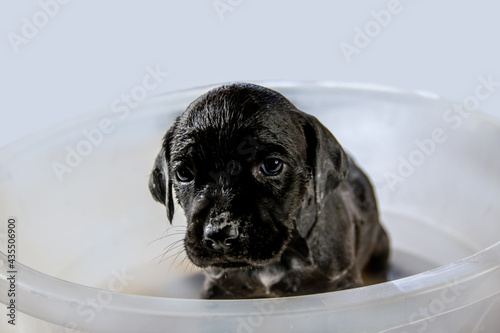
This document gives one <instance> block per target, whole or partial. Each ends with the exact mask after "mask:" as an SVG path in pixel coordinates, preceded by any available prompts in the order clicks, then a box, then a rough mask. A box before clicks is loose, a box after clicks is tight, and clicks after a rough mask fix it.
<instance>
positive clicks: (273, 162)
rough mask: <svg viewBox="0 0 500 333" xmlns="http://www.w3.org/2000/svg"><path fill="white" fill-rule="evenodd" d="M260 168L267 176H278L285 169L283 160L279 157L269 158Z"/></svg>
mask: <svg viewBox="0 0 500 333" xmlns="http://www.w3.org/2000/svg"><path fill="white" fill-rule="evenodd" d="M260 170H261V171H262V172H263V173H264V174H265V175H266V176H276V175H278V174H280V173H281V171H282V170H283V161H282V160H280V159H277V158H268V159H267V160H265V161H264V163H262V165H261V166H260Z"/></svg>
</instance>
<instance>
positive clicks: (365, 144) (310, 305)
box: [0, 82, 500, 333]
mask: <svg viewBox="0 0 500 333" xmlns="http://www.w3.org/2000/svg"><path fill="white" fill-rule="evenodd" d="M261 84H263V85H265V86H268V87H271V88H274V89H276V90H278V91H280V92H281V93H283V94H284V95H285V96H287V97H288V98H289V99H290V100H291V101H292V102H293V103H294V104H295V105H297V106H298V107H299V108H300V109H302V110H303V111H306V112H308V113H311V114H314V115H316V116H317V117H318V118H319V119H320V120H321V121H322V122H323V123H324V124H325V125H326V126H327V127H328V128H329V129H330V130H331V131H332V133H333V134H334V135H335V136H336V137H337V139H338V140H339V141H340V142H341V144H342V145H343V147H344V148H345V149H346V150H347V151H348V152H349V153H350V154H351V155H352V156H353V157H354V158H355V159H356V160H357V161H358V163H359V164H360V165H361V166H362V167H363V168H364V169H365V171H366V172H367V173H368V174H369V176H370V177H371V179H372V180H373V183H374V185H375V187H376V193H377V196H378V200H379V206H380V211H381V218H382V221H383V224H384V225H385V226H386V228H387V230H388V232H389V234H390V237H391V241H392V248H393V256H392V259H391V271H390V278H391V281H390V282H386V283H382V284H378V285H371V286H367V287H363V288H358V289H353V290H346V291H340V292H332V293H326V294H318V295H310V296H303V297H292V298H281V299H267V300H236V301H209V300H200V299H196V297H197V295H198V291H199V288H200V284H201V278H200V272H199V270H198V269H196V268H195V267H194V266H193V265H191V264H190V263H189V262H188V260H186V258H185V256H184V253H183V252H182V243H181V242H179V241H180V240H181V239H182V237H183V236H182V233H183V231H184V227H183V226H184V225H185V220H184V219H183V216H182V211H181V210H180V209H178V210H177V213H176V216H175V220H174V226H173V227H170V226H169V225H168V224H167V219H166V216H165V208H164V207H163V206H161V205H160V204H158V203H156V202H154V201H153V199H152V198H151V196H150V194H149V190H148V186H147V184H148V177H149V173H150V171H151V168H152V166H153V161H154V158H155V157H156V154H157V152H158V150H159V147H160V144H161V140H162V137H163V135H164V133H165V131H166V130H167V129H168V128H169V127H170V125H171V124H172V122H173V120H174V118H175V116H177V115H178V114H180V113H181V112H182V111H183V110H184V109H185V108H186V106H187V105H188V104H189V103H190V102H191V101H192V100H193V99H195V98H196V97H197V96H199V95H200V94H202V93H204V92H205V91H207V90H208V89H209V88H211V87H204V88H198V89H192V90H188V91H183V92H177V93H172V94H167V95H163V96H159V97H156V98H153V99H150V100H147V101H145V102H144V103H142V104H141V105H139V106H138V107H135V108H130V109H128V110H125V109H121V110H120V112H118V113H113V112H112V111H111V110H103V111H101V112H98V113H95V114H93V115H91V116H87V117H85V118H81V119H76V120H75V121H72V122H69V123H66V124H63V125H61V126H59V127H57V128H52V129H51V130H49V131H45V132H43V133H40V134H37V135H34V136H31V137H29V138H27V139H24V140H22V141H20V142H18V143H16V144H13V145H11V146H9V147H6V148H4V149H3V150H1V151H0V219H1V221H0V236H1V237H0V250H1V251H2V253H1V254H0V302H1V303H2V304H5V306H2V308H3V309H4V312H5V313H6V314H8V313H9V311H10V310H9V309H6V306H7V305H8V304H10V302H11V300H14V302H15V303H14V304H15V307H16V308H15V323H16V325H15V326H13V325H10V324H8V320H9V317H8V316H5V315H2V316H0V318H1V319H0V332H76V331H83V332H106V333H109V332H120V333H126V332H134V333H135V332H314V331H317V332H345V333H347V332H398V333H400V332H424V331H425V332H433V333H435V332H467V333H470V332H496V331H497V329H498V327H500V316H499V315H498V314H499V313H500V295H499V293H500V243H498V242H499V240H500V204H499V203H500V124H499V123H498V122H495V121H494V120H491V119H489V118H487V117H485V116H484V115H482V114H480V113H478V112H476V111H473V112H471V115H470V116H469V117H467V118H465V117H463V116H461V115H459V114H456V113H454V111H453V108H452V103H450V102H448V101H445V100H443V99H440V98H437V97H433V96H430V95H428V94H427V95H424V94H418V93H408V92H402V91H398V90H394V89H387V88H380V87H367V86H362V85H344V84H335V83H289V82H264V83H261ZM127 111H128V112H127ZM40 112H42V111H40ZM457 117H458V118H457ZM9 218H12V220H11V221H14V227H13V226H12V225H11V228H10V229H14V230H15V235H16V238H15V247H16V251H17V252H16V259H17V262H15V263H14V267H13V269H14V271H15V273H14V274H12V273H7V272H8V271H12V267H9V266H10V263H9V261H8V258H7V257H6V254H7V251H8V250H7V249H8V247H7V246H8V244H9V241H8V240H9V233H8V232H9V231H8V230H9V227H8V221H9ZM10 242H11V243H12V241H10ZM12 275H14V278H15V284H14V291H15V296H12V295H10V296H9V293H8V290H11V289H12V288H11V282H12V281H13V280H12V279H10V280H9V278H11V277H12Z"/></svg>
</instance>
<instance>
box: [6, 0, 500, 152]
mask: <svg viewBox="0 0 500 333" xmlns="http://www.w3.org/2000/svg"><path fill="white" fill-rule="evenodd" d="M59 1H60V2H61V3H63V2H67V3H65V4H59V3H58V2H56V0H41V1H32V0H16V1H7V0H1V2H0V35H1V38H0V55H1V58H0V60H1V61H0V94H1V95H0V97H1V99H0V103H1V104H0V147H2V146H5V145H7V144H9V143H11V142H13V141H15V140H16V139H18V138H20V137H23V136H25V135H28V134H30V133H33V132H36V131H38V130H41V129H43V128H46V127H48V126H51V125H53V124H57V123H59V122H61V121H64V120H66V119H69V118H73V117H75V116H77V115H81V114H85V113H87V112H92V111H95V110H98V109H103V108H110V107H111V104H112V103H113V101H115V100H116V99H117V98H119V97H120V96H121V94H130V92H131V89H132V88H133V87H134V86H137V85H140V84H141V82H142V78H143V77H144V76H145V75H146V74H147V70H146V68H148V67H151V68H156V67H158V68H160V69H161V70H162V71H165V72H169V75H168V77H166V78H165V79H164V80H163V81H162V82H161V84H160V85H159V86H158V87H157V88H156V89H154V90H153V91H151V92H150V94H151V95H156V94H162V93H165V92H168V91H174V90H178V89H184V88H189V87H193V86H199V85H205V84H212V83H220V82H225V81H244V80H266V79H292V80H303V79H306V80H334V81H344V82H363V83H373V84H381V85H387V86H392V87H398V88H403V89H408V90H422V91H428V92H432V93H435V94H438V95H441V96H444V97H446V98H449V99H452V100H455V101H458V102H461V101H462V100H463V99H464V98H466V97H467V96H471V95H473V94H474V89H475V87H476V86H477V84H478V77H479V76H483V77H488V76H492V78H493V80H494V81H497V82H500V70H499V62H500V42H499V32H500V19H499V16H498V15H499V12H500V6H499V5H497V4H495V2H493V1H491V0H490V1H485V0H483V1H481V0H479V1H452V0H443V1H431V0H413V1H412V0H401V1H400V4H399V6H397V12H398V13H397V14H392V15H391V17H390V18H387V17H385V18H386V21H385V22H384V25H385V26H382V25H381V24H379V23H375V25H374V24H373V23H374V22H376V21H375V19H374V14H373V12H372V11H375V12H378V13H379V14H380V13H381V12H380V11H381V10H386V11H387V8H388V7H390V6H394V5H395V2H394V1H397V0H384V1H378V0H377V1H373V0H372V1H367V0H362V1H319V0H312V1H311V0H309V1H297V0H293V1H292V0H276V1H270V0H252V1H250V0H216V1H214V0H191V1H180V0H176V1H170V0H169V1H166V0H163V1H160V0H145V1H125V0H121V1H118V0H113V1H111V0H110V1H96V0H85V1H77V0H64V1H63V0H59ZM43 3H48V4H50V3H52V5H48V6H45V7H46V8H49V9H48V10H47V9H45V12H50V14H51V15H48V14H44V9H43V7H44V6H43V5H42V4H43ZM221 3H222V4H226V7H224V8H225V9H226V11H224V12H222V10H223V9H224V8H222V7H219V12H218V11H217V10H216V8H215V6H214V4H218V5H219V6H223V5H221ZM54 4H57V6H54ZM27 22H28V23H27ZM370 22H371V23H370ZM35 23H36V24H38V25H39V27H36V26H35V29H36V30H35V31H33V29H32V30H30V29H29V28H27V27H26V26H28V25H29V24H35ZM377 24H378V27H379V31H377V30H376V29H377ZM366 27H371V28H372V29H375V30H372V32H371V35H372V36H373V37H371V38H369V41H368V42H367V41H366V40H365V41H364V42H365V44H367V45H363V47H360V48H358V53H357V54H352V55H351V57H350V59H349V60H350V62H349V61H348V59H347V57H346V56H344V54H343V53H342V51H341V48H340V45H341V43H343V42H344V43H348V44H350V45H353V46H355V45H356V44H355V37H356V31H357V28H359V29H361V30H364V29H365V28H366ZM23 33H24V34H23ZM13 36H18V37H19V38H24V40H22V42H20V40H21V39H19V38H18V37H13ZM16 38H18V39H16ZM358 39H359V36H358ZM13 40H15V41H17V42H13ZM359 45H361V44H359V40H358V46H359ZM496 89H497V91H495V92H494V93H493V94H492V95H491V97H490V98H488V99H487V100H484V101H481V105H480V109H481V110H482V111H484V112H486V113H489V114H490V115H494V116H495V117H498V118H500V87H499V88H496Z"/></svg>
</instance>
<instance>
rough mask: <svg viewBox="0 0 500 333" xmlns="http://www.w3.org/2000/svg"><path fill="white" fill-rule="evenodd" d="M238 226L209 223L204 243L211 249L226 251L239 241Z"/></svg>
mask: <svg viewBox="0 0 500 333" xmlns="http://www.w3.org/2000/svg"><path fill="white" fill-rule="evenodd" d="M238 237H239V233H238V228H237V227H236V226H234V225H232V224H226V225H225V226H218V225H214V224H208V225H207V226H206V228H205V235H204V238H203V243H204V244H205V246H206V247H207V248H209V249H211V250H215V251H224V250H227V249H229V248H231V247H234V246H235V245H236V243H237V242H238Z"/></svg>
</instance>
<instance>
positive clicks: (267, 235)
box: [150, 83, 389, 298]
mask: <svg viewBox="0 0 500 333" xmlns="http://www.w3.org/2000/svg"><path fill="white" fill-rule="evenodd" d="M268 157H272V158H279V159H280V160H282V161H283V162H284V164H285V167H284V169H283V172H282V173H281V174H280V175H278V176H271V177H270V176H266V175H264V174H263V173H262V172H261V169H260V166H261V164H262V163H263V161H264V160H265V159H266V158H268ZM179 168H188V169H189V170H191V171H192V173H193V174H194V176H195V177H194V180H193V181H191V182H189V183H186V182H181V181H179V180H178V179H177V177H176V172H177V170H178V169H179ZM173 189H175V193H176V196H177V198H178V201H179V204H180V205H181V207H182V208H183V209H184V212H185V214H186V218H187V223H188V228H187V233H186V236H185V249H186V252H187V255H188V257H189V259H190V260H191V261H192V262H193V263H194V264H195V265H197V266H199V267H202V268H204V269H205V271H206V272H207V278H206V283H205V289H204V291H203V295H204V297H209V298H254V297H272V296H288V295H302V294H308V293H316V292H324V291H332V290H339V289H345V288H352V287H357V286H361V285H363V280H362V277H361V272H362V271H363V269H365V268H366V267H367V266H370V268H375V269H382V268H383V267H384V266H385V264H386V262H387V258H388V253H389V248H388V247H389V245H388V239H387V235H386V233H385V231H384V230H383V228H382V227H381V225H380V223H379V218H378V211H377V205H376V200H375V197H374V193H373V190H372V187H371V185H370V182H369V180H368V178H367V177H366V176H365V174H364V173H363V172H362V171H361V170H360V169H359V168H358V167H357V166H356V164H355V163H354V162H353V160H352V159H351V158H350V157H349V156H348V155H347V154H346V153H345V152H344V150H343V149H342V147H341V146H340V145H339V143H338V142H337V140H336V139H335V137H334V136H333V135H332V134H331V133H330V132H329V131H328V130H327V129H326V128H325V127H324V126H323V125H322V124H321V123H320V122H319V121H318V120H317V119H316V118H315V117H313V116H311V115H308V114H306V113H304V112H301V111H299V110H298V109H297V108H295V106H294V105H292V104H291V103H290V102H289V101H288V100H287V99H286V98H285V97H283V96H282V95H280V94H279V93H277V92H275V91H272V90H270V89H267V88H264V87H260V86H256V85H252V84H245V83H238V84H231V85H225V86H221V87H218V88H215V89H213V90H211V91H209V92H208V93H206V94H204V95H202V96H200V97H199V98H198V99H196V100H195V101H194V102H193V103H191V104H190V105H189V107H188V108H187V109H186V111H185V112H184V113H183V114H182V115H181V116H180V117H178V118H177V120H176V121H175V123H174V124H173V126H172V127H171V128H170V129H169V130H168V132H167V134H166V136H165V139H164V143H163V146H162V149H161V151H160V153H159V155H158V157H157V160H156V163H155V167H154V170H153V172H152V175H151V179H150V190H151V193H152V195H153V197H154V198H155V199H156V200H157V201H159V202H161V203H163V204H165V205H166V207H167V216H168V219H169V220H170V221H171V220H172V218H173V214H174V202H173V197H174V194H173ZM221 214H222V215H221ZM220 216H225V218H224V221H222V220H221V218H220ZM228 221H229V222H230V223H232V224H233V225H234V226H235V228H237V230H238V233H239V239H238V244H237V246H233V247H231V248H229V249H227V250H225V251H224V253H220V252H215V251H213V250H212V249H209V248H207V246H206V244H204V242H203V232H204V229H205V228H206V226H207V224H212V225H217V224H218V223H223V222H224V223H226V222H228Z"/></svg>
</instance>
